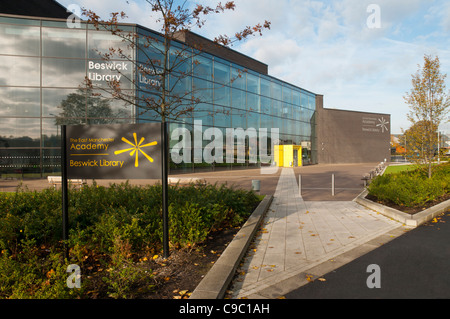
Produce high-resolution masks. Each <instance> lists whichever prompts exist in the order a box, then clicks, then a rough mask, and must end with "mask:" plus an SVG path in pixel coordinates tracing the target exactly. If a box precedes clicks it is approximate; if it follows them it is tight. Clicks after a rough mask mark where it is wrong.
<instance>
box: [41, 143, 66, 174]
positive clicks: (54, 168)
mask: <svg viewBox="0 0 450 319" xmlns="http://www.w3.org/2000/svg"><path fill="white" fill-rule="evenodd" d="M59 145H60V142H59V144H56V146H59ZM42 171H43V173H55V172H58V173H59V172H61V149H58V148H57V149H43V150H42Z"/></svg>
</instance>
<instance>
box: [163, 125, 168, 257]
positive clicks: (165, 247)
mask: <svg viewBox="0 0 450 319" xmlns="http://www.w3.org/2000/svg"><path fill="white" fill-rule="evenodd" d="M167 127H168V125H167V122H162V123H161V161H162V165H161V179H162V183H161V184H162V215H163V258H164V259H166V258H168V257H169V212H168V210H169V186H168V185H169V178H168V177H169V141H168V136H169V134H168V132H167Z"/></svg>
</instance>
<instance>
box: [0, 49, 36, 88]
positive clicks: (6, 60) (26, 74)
mask: <svg viewBox="0 0 450 319" xmlns="http://www.w3.org/2000/svg"><path fill="white" fill-rule="evenodd" d="M0 61H1V64H0V86H39V85H40V81H41V80H40V70H41V66H40V63H41V62H40V59H39V58H35V57H21V56H7V55H5V56H1V57H0Z"/></svg>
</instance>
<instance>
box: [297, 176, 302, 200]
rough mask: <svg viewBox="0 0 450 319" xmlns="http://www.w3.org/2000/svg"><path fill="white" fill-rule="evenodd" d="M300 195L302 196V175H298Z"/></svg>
mask: <svg viewBox="0 0 450 319" xmlns="http://www.w3.org/2000/svg"><path fill="white" fill-rule="evenodd" d="M298 195H300V196H302V175H298Z"/></svg>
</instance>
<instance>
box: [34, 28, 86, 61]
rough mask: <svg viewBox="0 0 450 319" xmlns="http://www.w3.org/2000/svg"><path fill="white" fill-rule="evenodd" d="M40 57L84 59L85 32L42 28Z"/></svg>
mask: <svg viewBox="0 0 450 319" xmlns="http://www.w3.org/2000/svg"><path fill="white" fill-rule="evenodd" d="M42 55H43V56H48V57H65V58H84V57H85V55H86V30H79V29H55V28H42Z"/></svg>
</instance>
